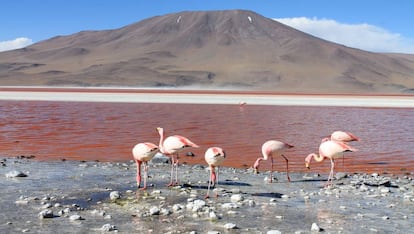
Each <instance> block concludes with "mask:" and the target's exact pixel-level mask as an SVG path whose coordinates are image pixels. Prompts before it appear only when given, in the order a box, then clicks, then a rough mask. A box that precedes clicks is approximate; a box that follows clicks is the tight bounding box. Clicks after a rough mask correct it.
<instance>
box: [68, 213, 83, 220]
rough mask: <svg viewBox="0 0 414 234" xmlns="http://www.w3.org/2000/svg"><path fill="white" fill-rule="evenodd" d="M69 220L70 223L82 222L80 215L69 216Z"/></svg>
mask: <svg viewBox="0 0 414 234" xmlns="http://www.w3.org/2000/svg"><path fill="white" fill-rule="evenodd" d="M69 219H70V220H71V221H76V220H82V217H81V216H80V215H77V214H74V215H71V216H69Z"/></svg>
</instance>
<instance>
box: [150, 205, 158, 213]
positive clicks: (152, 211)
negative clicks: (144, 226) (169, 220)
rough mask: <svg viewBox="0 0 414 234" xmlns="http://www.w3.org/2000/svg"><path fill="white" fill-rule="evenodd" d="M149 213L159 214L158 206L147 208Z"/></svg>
mask: <svg viewBox="0 0 414 234" xmlns="http://www.w3.org/2000/svg"><path fill="white" fill-rule="evenodd" d="M149 214H150V215H159V214H160V208H158V207H156V206H153V207H151V208H150V210H149Z"/></svg>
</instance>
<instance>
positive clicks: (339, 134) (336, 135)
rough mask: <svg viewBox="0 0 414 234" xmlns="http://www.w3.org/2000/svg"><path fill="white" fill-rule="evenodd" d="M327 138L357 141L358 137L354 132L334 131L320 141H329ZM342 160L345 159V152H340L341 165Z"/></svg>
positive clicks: (339, 140)
mask: <svg viewBox="0 0 414 234" xmlns="http://www.w3.org/2000/svg"><path fill="white" fill-rule="evenodd" d="M329 140H331V141H337V142H343V143H348V142H351V141H359V137H357V136H355V135H354V134H352V133H350V132H344V131H334V132H333V133H332V134H331V135H330V136H329V137H326V138H323V139H322V142H325V141H329ZM344 160H345V154H344V153H342V165H344Z"/></svg>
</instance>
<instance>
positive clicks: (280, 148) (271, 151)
mask: <svg viewBox="0 0 414 234" xmlns="http://www.w3.org/2000/svg"><path fill="white" fill-rule="evenodd" d="M290 148H293V145H290V144H287V143H284V142H281V141H275V140H269V141H266V142H265V143H264V144H263V145H262V155H263V157H262V158H258V159H257V160H256V162H255V163H254V165H253V169H254V171H255V173H257V172H258V169H259V164H260V161H262V160H267V159H268V158H269V157H270V160H271V161H270V165H271V167H272V169H271V171H270V182H272V181H273V156H276V155H280V156H282V157H283V158H284V159H285V161H286V176H287V179H288V181H289V182H290V177H289V165H288V161H289V160H288V159H287V158H286V157H285V156H284V155H283V152H284V151H285V150H286V149H290Z"/></svg>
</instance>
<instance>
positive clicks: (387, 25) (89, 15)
mask: <svg viewBox="0 0 414 234" xmlns="http://www.w3.org/2000/svg"><path fill="white" fill-rule="evenodd" d="M0 6H1V8H0V28H1V30H0V51H5V50H9V49H14V48H20V47H23V46H27V45H30V44H32V43H36V42H39V41H41V40H45V39H49V38H51V37H54V36H57V35H70V34H73V33H77V32H79V31H83V30H102V29H116V28H119V27H123V26H125V25H128V24H131V23H135V22H138V21H140V20H143V19H145V18H149V17H152V16H157V15H164V14H169V13H176V12H181V11H193V10H197V11H198V10H228V9H243V10H252V11H255V12H257V13H258V14H261V15H263V16H265V17H268V18H272V19H276V20H278V21H280V22H282V23H285V24H288V25H290V26H292V27H295V28H297V29H299V30H301V31H304V32H307V33H310V34H313V35H315V36H318V37H320V38H323V39H326V40H330V41H334V42H337V43H340V44H344V45H347V46H350V47H355V48H360V49H364V50H368V51H374V52H400V53H411V54H414V27H413V25H412V24H413V22H414V16H413V13H412V11H413V9H414V1H411V0H394V1H388V0H387V1H382V0H346V1H345V0H344V1H335V0H289V1H287V0H205V1H202V0H147V1H144V0H70V1H69V0H39V1H36V0H4V1H2V3H1V4H0Z"/></svg>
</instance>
